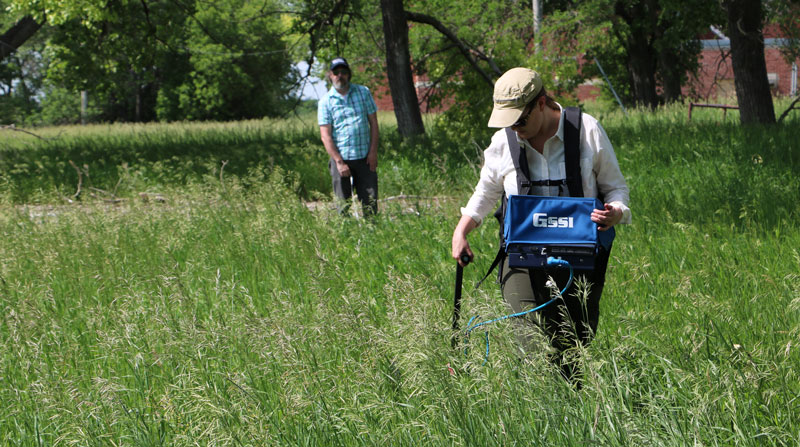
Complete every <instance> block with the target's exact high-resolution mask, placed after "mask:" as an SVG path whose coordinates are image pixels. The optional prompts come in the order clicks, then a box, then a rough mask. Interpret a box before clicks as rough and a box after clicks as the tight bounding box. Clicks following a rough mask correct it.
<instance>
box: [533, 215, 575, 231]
mask: <svg viewBox="0 0 800 447" xmlns="http://www.w3.org/2000/svg"><path fill="white" fill-rule="evenodd" d="M572 219H573V218H572V217H547V213H533V226H534V227H537V228H545V227H546V228H573V224H574V223H573V220H572Z"/></svg>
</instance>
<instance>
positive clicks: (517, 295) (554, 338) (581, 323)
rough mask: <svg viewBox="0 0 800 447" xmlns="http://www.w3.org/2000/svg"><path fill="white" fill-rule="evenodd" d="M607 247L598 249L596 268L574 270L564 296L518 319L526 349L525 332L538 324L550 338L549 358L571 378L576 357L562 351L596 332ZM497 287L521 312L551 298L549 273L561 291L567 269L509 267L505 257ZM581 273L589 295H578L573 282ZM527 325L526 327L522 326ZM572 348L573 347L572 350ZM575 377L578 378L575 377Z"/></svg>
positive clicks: (575, 370) (527, 346)
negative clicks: (552, 352)
mask: <svg viewBox="0 0 800 447" xmlns="http://www.w3.org/2000/svg"><path fill="white" fill-rule="evenodd" d="M609 255H610V250H609V251H606V250H601V252H600V254H598V256H597V259H595V269H594V270H592V271H590V272H586V273H576V275H575V278H574V279H573V282H572V285H570V287H569V288H568V289H567V290H566V291H565V292H564V295H563V297H561V298H559V299H557V300H556V301H554V302H553V303H551V304H550V305H548V306H546V307H544V308H543V309H541V310H539V311H536V312H534V313H532V314H528V315H526V316H525V317H523V318H524V320H523V319H517V320H520V321H519V324H521V325H522V326H523V327H522V331H521V335H520V336H519V339H520V342H521V343H522V345H523V348H524V349H525V350H529V349H530V348H531V344H532V340H530V337H529V336H528V334H530V333H531V332H530V329H532V326H538V327H539V328H541V330H542V331H543V332H544V334H545V335H546V336H547V337H548V338H549V339H550V344H551V346H552V347H553V348H554V350H555V353H554V354H553V355H552V356H551V359H552V361H553V362H554V363H555V364H556V365H557V366H559V367H560V368H561V372H562V374H563V375H564V376H565V377H566V378H568V379H571V380H572V379H573V376H575V375H579V370H578V368H577V364H576V359H575V357H574V356H573V355H567V354H565V353H566V352H567V351H569V350H570V348H574V347H576V346H577V345H578V344H581V345H587V344H589V342H590V341H591V340H592V338H593V337H594V334H595V331H597V322H598V319H599V318H600V296H601V295H602V293H603V286H604V285H605V282H606V268H607V267H608V258H609ZM502 268H503V270H502V277H501V280H500V288H501V290H502V292H503V299H504V300H505V301H506V303H508V305H509V306H511V309H512V310H513V311H514V312H523V311H526V310H528V309H532V308H534V307H536V306H539V305H541V304H544V303H546V302H547V301H549V300H550V298H551V290H550V289H549V288H548V287H547V286H546V283H547V277H548V274H550V275H551V276H552V277H553V279H554V280H555V281H556V285H557V287H558V291H561V290H562V289H563V288H564V286H565V285H566V284H567V281H568V280H569V270H568V269H549V270H548V271H545V270H539V269H536V270H533V269H531V270H529V269H527V268H519V269H512V268H509V267H508V257H506V259H505V260H504V261H503V267H502ZM580 276H584V278H585V279H586V280H587V281H588V282H589V283H590V284H589V285H590V289H589V293H588V295H586V296H585V297H583V296H579V295H580V294H579V290H578V287H577V284H576V282H577V281H578V278H579V277H580ZM525 326H527V327H525ZM573 351H574V350H573ZM575 379H578V380H579V378H578V377H575Z"/></svg>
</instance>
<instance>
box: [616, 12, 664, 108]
mask: <svg viewBox="0 0 800 447" xmlns="http://www.w3.org/2000/svg"><path fill="white" fill-rule="evenodd" d="M614 13H615V14H616V15H617V16H619V17H620V18H621V19H622V20H624V21H625V23H627V25H628V28H629V35H627V37H626V38H625V42H624V46H625V50H626V51H627V54H626V57H627V61H626V66H627V69H628V74H629V75H630V77H631V87H633V88H632V90H633V91H632V93H633V97H634V101H635V102H636V105H638V106H645V107H647V108H650V109H654V108H656V106H658V94H657V93H656V56H655V54H656V51H655V50H654V48H653V43H652V41H653V37H652V36H651V35H650V31H649V30H652V29H654V27H655V22H657V19H658V15H657V14H658V5H657V2H655V1H654V0H637V1H634V2H623V1H617V2H616V3H615V4H614ZM641 22H653V23H652V24H651V25H650V26H644V25H643V23H641Z"/></svg>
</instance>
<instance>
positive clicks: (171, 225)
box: [0, 109, 800, 446]
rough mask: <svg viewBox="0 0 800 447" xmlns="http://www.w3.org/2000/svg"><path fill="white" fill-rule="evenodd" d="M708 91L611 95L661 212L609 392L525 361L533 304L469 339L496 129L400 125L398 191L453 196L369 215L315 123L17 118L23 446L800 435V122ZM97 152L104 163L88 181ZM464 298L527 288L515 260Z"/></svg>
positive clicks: (618, 319)
mask: <svg viewBox="0 0 800 447" xmlns="http://www.w3.org/2000/svg"><path fill="white" fill-rule="evenodd" d="M684 113H685V111H681V110H680V109H674V110H666V111H661V112H659V113H658V114H655V115H651V114H644V113H638V112H637V113H633V114H632V115H631V116H630V117H628V118H624V117H622V116H617V115H609V116H605V117H604V119H603V123H604V125H605V127H606V129H607V131H608V133H609V134H610V136H611V139H612V141H613V142H614V143H615V149H616V151H617V156H618V158H619V160H620V164H621V166H622V169H623V172H624V173H625V174H626V176H627V178H628V181H629V184H630V187H631V190H632V204H631V207H632V209H633V212H634V223H633V225H631V226H627V227H620V228H619V231H618V237H617V241H616V242H615V248H614V252H613V254H612V261H611V266H610V270H609V274H608V280H607V287H606V292H605V293H604V297H603V301H602V304H601V321H600V328H599V332H598V335H597V338H596V339H595V341H594V342H593V343H592V345H590V346H589V347H588V348H586V350H585V353H584V354H585V355H584V359H585V362H586V365H585V370H586V372H587V376H586V379H585V383H584V387H583V389H582V390H581V391H575V390H573V389H571V388H570V387H569V386H568V385H567V384H566V383H565V382H564V381H563V380H561V379H560V378H558V377H557V376H556V373H555V372H554V371H552V370H551V367H550V366H549V364H548V363H547V361H546V360H545V352H544V350H542V351H539V352H534V353H532V354H531V355H530V356H529V357H527V358H526V359H524V360H519V358H518V356H517V353H516V350H515V337H514V335H513V331H512V325H511V324H510V323H508V322H504V323H500V324H497V325H494V326H492V327H490V328H489V330H490V332H491V335H490V337H491V346H492V353H491V356H490V359H489V362H488V363H487V364H486V365H482V362H483V348H484V346H483V344H482V343H483V342H482V338H483V334H476V336H475V337H473V340H472V342H471V343H470V344H469V345H468V347H469V349H467V354H466V355H464V354H463V352H461V351H458V352H456V351H453V350H451V349H450V343H449V341H450V336H451V332H450V329H449V328H450V313H451V311H452V308H451V306H452V292H453V290H452V287H453V278H454V270H455V269H454V263H453V261H452V260H451V259H450V258H449V246H450V235H451V231H452V228H453V225H454V224H455V222H456V221H457V219H458V207H459V206H460V205H462V204H463V203H464V202H465V201H466V199H467V198H468V197H469V194H470V193H471V187H472V185H473V184H474V182H475V181H476V179H477V169H478V168H479V163H480V159H479V152H478V151H477V150H476V144H473V143H472V142H471V141H466V142H465V141H449V140H447V139H445V138H443V137H439V138H437V137H436V135H437V134H435V133H434V134H432V136H430V137H429V139H428V140H426V141H422V142H419V143H416V144H412V143H402V142H400V141H398V140H397V139H396V138H395V137H393V136H392V132H393V130H392V127H391V126H392V125H391V124H390V123H385V124H384V127H383V129H384V134H385V135H386V137H385V138H384V140H383V143H382V152H383V153H384V154H385V156H384V157H383V158H382V160H381V168H380V169H381V170H380V176H381V177H380V179H381V188H382V191H381V194H382V196H384V197H387V196H390V195H397V194H400V193H404V194H406V195H414V196H420V197H432V196H437V197H441V196H447V197H452V200H443V201H441V202H439V203H440V205H439V206H427V205H428V204H429V203H430V201H428V200H426V199H424V198H420V199H418V203H415V202H414V201H413V200H412V203H410V204H409V203H403V204H402V205H401V204H400V203H399V201H388V202H384V203H382V212H381V214H380V215H379V216H378V218H377V219H375V220H374V221H372V222H365V221H363V220H352V219H349V220H345V219H341V218H339V217H338V216H336V215H335V213H334V212H332V211H331V210H330V209H327V208H324V207H323V208H321V209H319V210H317V211H313V212H312V211H309V210H308V209H307V208H306V207H305V206H304V204H303V201H304V200H310V199H325V198H326V197H327V196H328V194H329V186H327V181H328V180H327V174H326V172H325V157H324V153H322V148H321V145H320V144H319V143H318V139H317V135H316V134H315V129H314V128H313V126H304V125H302V124H299V125H297V124H290V123H273V122H263V123H262V122H250V123H239V124H230V125H213V124H208V125H205V127H204V126H202V125H172V126H167V125H162V126H153V127H148V126H143V127H142V128H136V126H133V128H131V129H128V128H125V126H122V127H121V128H116V127H114V126H112V127H109V128H108V129H107V130H103V132H104V134H100V135H98V134H96V133H92V132H89V134H86V135H79V134H75V135H70V132H76V133H78V132H84V130H81V129H74V130H73V129H68V130H65V131H64V133H63V134H62V135H61V136H60V137H59V139H56V140H47V141H41V142H40V141H38V140H36V139H30V140H24V143H21V142H20V141H21V140H17V139H16V138H17V137H15V140H14V143H13V144H11V145H9V146H8V148H3V149H0V157H2V158H0V165H2V166H3V169H2V177H0V179H1V181H0V197H2V205H0V206H1V208H0V305H2V307H3V318H2V319H0V346H2V349H0V402H2V403H3V405H2V406H1V407H0V443H2V444H3V445H73V444H77V445H137V446H139V445H198V444H199V445H376V444H389V445H509V444H519V445H538V444H546V445H674V446H684V445H797V444H798V443H800V429H798V428H797V427H800V399H798V393H800V381H799V380H798V374H799V373H798V370H800V369H799V368H800V354H799V353H798V345H800V274H798V272H800V253H798V247H800V230H798V229H797V225H796V222H797V221H798V217H800V216H798V211H800V207H798V198H800V197H798V196H799V195H800V194H799V193H798V191H800V180H799V179H800V176H799V175H798V174H800V169H799V168H798V163H800V161H799V160H798V155H797V154H798V153H799V152H798V150H800V143H797V138H796V134H797V122H796V121H795V122H793V123H789V124H788V125H785V126H780V127H774V128H763V129H762V128H751V129H741V128H740V127H739V126H737V125H735V124H734V123H732V122H727V123H726V122H721V120H718V119H716V117H714V116H713V115H712V114H709V115H706V117H705V119H704V118H703V116H699V117H698V118H695V117H693V120H695V119H696V120H697V121H693V122H692V123H691V124H687V123H686V122H685V116H684ZM195 126H196V127H195ZM292 126H297V127H296V128H295V127H292ZM104 129H105V128H104ZM281 129H283V130H281ZM43 132H47V131H43ZM55 133H56V134H57V132H55ZM123 135H124V137H123ZM4 136H6V135H5V134H4V135H3V137H4ZM0 138H2V137H0ZM481 138H486V139H488V137H487V136H483V137H479V138H476V139H478V140H480V139H481ZM9 141H10V140H9ZM59 141H60V142H59ZM187 141H188V142H187ZM483 144H485V141H478V143H477V146H481V145H483ZM172 147H175V148H176V149H174V150H171V149H170V148H172ZM148 151H151V152H148ZM36 160H39V162H40V163H41V166H38V165H37V164H36ZM69 160H72V161H73V162H74V163H75V165H76V166H78V167H79V170H80V169H82V168H83V166H84V165H86V166H87V167H86V168H85V170H84V171H83V173H82V176H83V182H84V183H83V191H82V193H81V194H80V195H79V196H78V197H77V198H75V197H73V195H74V193H75V191H76V185H77V180H78V174H77V171H76V170H75V169H74V168H73V167H72V166H71V164H70V163H69ZM226 160H227V161H228V163H227V164H225V167H224V169H222V172H221V171H220V169H221V168H222V166H223V161H226ZM23 165H24V166H23ZM86 171H88V173H89V180H88V181H91V182H92V183H91V185H89V183H88V181H87V179H86V178H85V174H86ZM37 185H39V186H37ZM90 187H94V188H95V189H94V190H93V189H90ZM115 188H116V190H115ZM112 191H113V192H114V194H113V198H116V199H123V200H122V202H118V203H116V204H112V203H110V202H108V201H107V200H108V199H109V198H111V196H110V194H109V193H110V192H112ZM141 192H147V193H150V194H159V195H161V196H163V197H164V199H165V202H163V203H162V202H153V201H152V200H151V201H149V202H143V201H142V200H141V199H140V198H139V193H141ZM92 193H93V194H94V197H92ZM64 197H67V198H71V200H73V203H72V204H67V202H66V200H64ZM24 203H28V204H30V203H38V206H37V207H35V208H33V207H26V206H24V205H23V204H24ZM55 205H58V206H55ZM496 237H497V226H496V224H494V223H493V222H487V224H486V225H483V226H481V227H480V228H479V229H478V230H476V231H475V232H474V233H473V236H472V238H471V242H472V245H473V249H475V250H476V252H477V253H478V258H477V259H476V262H475V264H474V265H472V266H470V267H468V268H467V269H466V270H465V285H466V286H467V287H469V285H470V284H473V283H474V282H475V281H477V279H478V278H479V277H480V276H481V275H482V274H483V272H484V271H485V269H486V268H487V267H488V265H489V263H490V262H491V259H492V258H493V256H494V252H495V249H496ZM463 305H464V307H463V309H462V313H463V315H464V316H465V317H466V318H468V317H470V316H472V315H481V316H483V317H492V316H500V315H503V314H505V313H507V309H506V308H505V306H504V304H503V303H502V300H501V298H500V294H499V291H498V290H497V288H496V286H495V285H493V284H491V283H488V284H485V285H484V286H482V287H481V289H479V290H477V291H473V290H471V289H465V296H464V304H463ZM448 364H449V365H450V366H452V367H453V368H454V369H455V370H456V371H458V372H459V373H458V374H456V375H454V376H453V375H451V374H450V373H449V372H448V368H447V365H448Z"/></svg>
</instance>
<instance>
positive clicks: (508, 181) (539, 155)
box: [452, 68, 631, 378]
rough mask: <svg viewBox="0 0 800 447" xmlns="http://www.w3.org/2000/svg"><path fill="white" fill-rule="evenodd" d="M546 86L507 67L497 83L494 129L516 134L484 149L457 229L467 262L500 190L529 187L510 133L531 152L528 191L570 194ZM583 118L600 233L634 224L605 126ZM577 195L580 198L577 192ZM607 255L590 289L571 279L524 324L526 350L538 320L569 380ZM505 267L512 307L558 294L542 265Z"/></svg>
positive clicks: (589, 330) (560, 130) (587, 333)
mask: <svg viewBox="0 0 800 447" xmlns="http://www.w3.org/2000/svg"><path fill="white" fill-rule="evenodd" d="M542 84H543V83H542V79H541V76H540V75H539V74H538V73H537V72H535V71H533V70H530V69H527V68H514V69H511V70H509V71H507V72H506V73H505V74H503V76H501V77H500V79H498V80H497V83H496V84H495V89H494V110H493V111H492V115H491V117H490V118H489V127H499V128H507V127H510V128H511V129H512V130H513V131H515V132H509V133H506V131H505V129H501V130H499V131H498V132H497V133H495V135H494V136H493V137H492V143H491V144H490V146H489V148H488V149H486V151H485V153H484V158H485V162H484V166H483V168H482V169H481V175H480V180H479V181H478V184H477V186H476V187H475V192H474V193H473V195H472V197H471V198H470V200H469V202H468V203H467V205H466V207H464V208H462V209H461V214H462V216H461V219H460V220H459V222H458V224H457V226H456V228H455V231H454V232H453V240H452V254H453V257H454V258H455V259H456V260H458V262H459V263H460V264H462V265H464V263H463V261H461V260H460V257H461V255H462V254H463V253H466V254H467V255H468V256H469V257H470V259H471V258H472V257H473V253H472V250H471V249H470V246H469V242H467V235H468V234H469V233H470V232H471V231H472V230H473V229H475V228H476V227H477V226H478V225H480V223H481V221H482V220H483V218H484V217H485V216H486V215H487V214H488V213H489V211H490V210H491V209H492V208H493V207H494V204H495V203H497V200H498V199H499V198H500V197H501V196H502V194H503V193H504V192H505V194H506V195H513V194H524V191H523V192H519V189H520V186H519V184H518V180H517V175H518V173H517V171H516V169H515V166H514V160H513V159H512V155H511V151H510V149H509V147H510V144H511V143H510V142H509V140H508V138H509V136H510V135H513V136H516V139H517V141H518V143H519V145H520V148H521V150H522V151H524V154H525V155H526V159H527V164H528V167H529V171H530V180H531V186H530V194H533V195H540V196H569V195H571V194H570V191H569V187H568V184H567V180H566V179H567V174H568V173H567V172H566V168H565V146H564V122H565V115H564V110H563V108H562V107H561V105H560V104H558V103H557V102H555V101H554V100H553V99H551V98H550V97H548V96H547V93H546V92H545V89H544V87H543V85H542ZM581 115H582V118H581V126H580V135H579V140H578V141H579V147H580V171H581V185H582V189H583V195H584V196H585V197H602V198H604V200H605V203H604V207H603V209H595V210H594V211H593V212H592V215H591V219H592V221H593V222H595V223H597V224H598V229H599V230H600V231H607V230H608V229H610V228H611V227H613V226H614V225H616V224H618V223H629V222H630V221H631V211H630V208H628V186H627V184H626V182H625V179H624V177H623V176H622V173H621V172H620V169H619V164H618V163H617V159H616V156H615V154H614V149H613V147H612V146H611V142H610V141H609V139H608V136H607V135H606V133H605V131H604V130H603V128H602V127H601V126H600V124H599V123H598V122H597V120H596V119H595V118H593V117H591V116H589V115H587V114H581ZM520 159H523V158H522V157H520ZM523 160H524V159H523ZM574 189H578V188H577V187H574ZM572 195H575V194H574V191H573V194H572ZM609 250H610V249H609ZM608 256H609V251H607V250H602V251H601V253H600V254H599V255H598V258H597V259H596V260H595V268H594V270H592V271H591V272H589V273H588V274H587V275H586V278H585V279H586V280H587V281H588V282H589V283H590V284H591V286H590V287H591V288H590V291H589V292H588V293H584V294H581V293H579V291H578V288H577V287H576V285H575V284H573V285H572V286H570V288H569V289H568V290H567V291H566V292H565V296H564V297H562V299H561V300H557V301H556V303H559V305H549V306H546V307H544V308H543V309H542V310H541V311H539V312H538V314H537V313H533V314H528V315H529V316H530V318H526V319H525V320H524V321H525V322H526V323H525V324H522V325H521V331H520V339H521V341H522V344H523V348H524V349H531V348H532V342H531V340H530V337H529V335H528V334H530V326H531V325H537V326H539V327H541V328H542V329H543V331H544V333H545V334H546V335H547V336H548V337H549V338H550V340H551V345H552V347H553V348H555V349H554V351H555V352H554V355H553V356H552V359H553V361H554V362H556V363H557V365H558V366H559V367H560V368H561V371H562V373H563V374H564V376H565V377H567V378H572V377H573V376H574V375H575V373H576V369H575V368H576V363H575V358H574V356H572V355H565V353H566V352H567V351H568V350H570V348H573V347H576V346H578V345H579V344H586V343H588V342H589V341H590V340H591V339H592V337H593V335H594V332H595V331H596V329H597V322H598V317H599V312H600V308H599V303H600V295H601V293H602V291H603V285H604V282H605V271H606V266H607V264H608ZM500 272H501V274H500V277H501V280H500V287H501V290H502V293H503V298H504V299H505V301H506V302H507V303H508V304H509V305H510V306H511V308H512V309H513V311H514V312H522V311H525V310H527V309H532V308H533V307H535V306H540V305H542V304H544V303H546V302H548V301H550V299H551V298H552V296H553V295H552V294H553V293H554V290H553V289H554V287H552V286H548V275H547V272H545V271H543V270H532V269H531V270H529V269H527V268H509V266H508V259H507V257H506V259H504V260H503V262H502V264H501V271H500ZM552 277H553V279H554V280H555V282H556V285H557V289H558V290H561V289H562V288H563V287H565V285H566V284H567V282H568V280H569V273H568V272H561V273H558V272H555V273H553V274H552ZM577 283H581V281H577ZM581 295H582V296H581ZM563 309H566V312H564V311H563Z"/></svg>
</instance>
